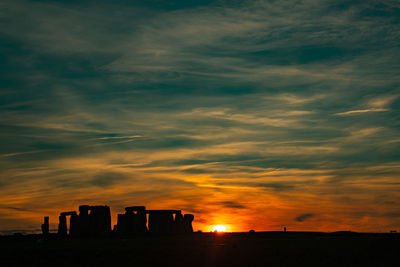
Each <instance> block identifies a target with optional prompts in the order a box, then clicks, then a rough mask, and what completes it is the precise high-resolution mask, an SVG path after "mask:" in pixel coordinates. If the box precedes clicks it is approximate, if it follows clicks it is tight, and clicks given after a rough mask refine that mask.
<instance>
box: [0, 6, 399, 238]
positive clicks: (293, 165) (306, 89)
mask: <svg viewBox="0 0 400 267" xmlns="http://www.w3.org/2000/svg"><path fill="white" fill-rule="evenodd" d="M0 57H1V60H0V70H1V74H0V86H1V87H0V230H1V231H0V233H3V234H4V233H11V232H12V231H15V230H18V231H21V230H26V231H39V229H40V224H41V223H42V222H43V216H50V228H51V229H55V228H56V227H57V223H58V213H59V212H61V211H69V210H77V209H78V205H80V204H107V205H109V206H110V207H111V211H112V217H113V223H114V224H115V223H116V214H117V213H122V212H123V210H124V207H126V206H133V205H145V206H146V207H147V208H148V209H182V210H183V212H184V213H193V214H194V215H195V220H194V228H195V230H203V231H209V230H210V229H212V226H213V225H217V224H221V225H225V226H227V228H228V229H227V230H228V231H248V230H250V229H254V230H256V231H277V230H282V229H283V226H286V227H287V229H288V230H315V231H339V230H352V231H374V232H388V231H390V230H400V3H399V1H397V0H379V1H378V0H377V1H373V0H371V1H347V0H346V1H343V0H328V1H322V0H321V1H317V0H305V1H295V0H291V1H286V0H281V1H267V0H265V1H251V0H249V1H245V0H244V1H240V0H235V1H222V0H221V1H211V0H209V1H200V0H192V1H188V0H181V1H175V0H169V1H161V0H146V1H144V0H143V1H140V0H117V1H99V0H97V1H94V0H93V1H78V0H76V1H75V0H68V1H53V0H52V1H50V0H48V1H39V0H37V1H33V0H32V1H22V0H21V1H20V0H2V1H1V2H0Z"/></svg>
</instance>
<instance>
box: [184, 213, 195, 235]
mask: <svg viewBox="0 0 400 267" xmlns="http://www.w3.org/2000/svg"><path fill="white" fill-rule="evenodd" d="M183 220H184V228H185V233H193V226H192V222H193V220H194V215H193V214H185V216H184V217H183Z"/></svg>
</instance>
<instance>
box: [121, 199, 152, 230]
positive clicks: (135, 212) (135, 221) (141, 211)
mask: <svg viewBox="0 0 400 267" xmlns="http://www.w3.org/2000/svg"><path fill="white" fill-rule="evenodd" d="M145 210H146V207H144V206H133V207H126V208H125V214H118V222H117V227H116V228H117V231H118V232H119V233H121V234H145V233H146V232H147V227H146V223H147V217H146V212H145Z"/></svg>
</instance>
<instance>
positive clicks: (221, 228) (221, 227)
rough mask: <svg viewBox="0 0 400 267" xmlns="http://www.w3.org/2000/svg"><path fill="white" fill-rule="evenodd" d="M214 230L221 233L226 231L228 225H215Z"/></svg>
mask: <svg viewBox="0 0 400 267" xmlns="http://www.w3.org/2000/svg"><path fill="white" fill-rule="evenodd" d="M212 230H213V232H220V233H221V232H226V226H225V225H221V224H219V225H216V226H214V227H213V229H212Z"/></svg>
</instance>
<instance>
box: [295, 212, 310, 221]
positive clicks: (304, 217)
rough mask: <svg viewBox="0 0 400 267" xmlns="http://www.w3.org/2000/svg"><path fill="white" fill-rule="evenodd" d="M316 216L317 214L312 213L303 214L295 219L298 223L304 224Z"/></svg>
mask: <svg viewBox="0 0 400 267" xmlns="http://www.w3.org/2000/svg"><path fill="white" fill-rule="evenodd" d="M314 216H315V214H312V213H304V214H301V215H299V216H297V217H296V218H295V221H296V222H304V221H306V220H309V219H311V218H312V217H314Z"/></svg>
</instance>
